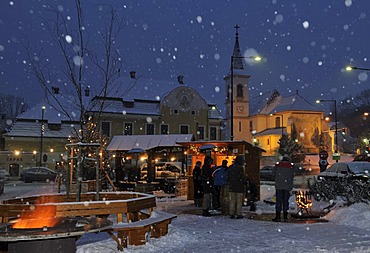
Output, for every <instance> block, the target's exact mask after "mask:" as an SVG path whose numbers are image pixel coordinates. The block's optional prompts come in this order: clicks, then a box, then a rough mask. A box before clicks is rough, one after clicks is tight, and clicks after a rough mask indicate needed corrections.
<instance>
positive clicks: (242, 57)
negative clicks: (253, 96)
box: [230, 55, 262, 140]
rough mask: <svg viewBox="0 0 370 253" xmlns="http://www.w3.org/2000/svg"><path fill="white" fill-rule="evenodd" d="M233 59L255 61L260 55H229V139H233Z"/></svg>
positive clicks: (259, 58)
mask: <svg viewBox="0 0 370 253" xmlns="http://www.w3.org/2000/svg"><path fill="white" fill-rule="evenodd" d="M234 59H253V60H255V61H261V60H262V58H261V57H260V56H234V55H231V64H230V78H231V79H230V86H231V87H230V97H231V98H230V99H231V100H230V128H231V129H230V140H234Z"/></svg>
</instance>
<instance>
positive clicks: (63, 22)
mask: <svg viewBox="0 0 370 253" xmlns="http://www.w3.org/2000/svg"><path fill="white" fill-rule="evenodd" d="M74 2H75V10H76V13H75V18H74V19H73V20H74V21H75V22H74V23H73V22H71V21H70V20H68V18H67V16H65V15H63V12H61V11H60V10H58V8H54V7H52V6H49V7H50V14H51V18H50V19H47V18H44V19H43V20H44V22H43V23H44V24H46V27H47V30H48V31H49V34H50V36H51V38H52V40H53V42H54V43H52V46H54V48H55V50H57V51H58V52H59V55H60V58H58V59H56V60H57V62H56V63H54V64H51V63H50V61H51V59H50V57H48V55H47V54H46V53H45V50H44V49H43V48H40V47H39V46H37V45H35V44H32V43H31V42H30V41H29V40H26V43H25V44H24V46H25V50H26V53H27V57H28V62H29V65H30V67H31V70H32V72H33V73H34V75H35V77H36V78H37V80H38V82H39V83H40V85H41V87H42V89H43V91H44V92H45V98H46V99H47V100H48V101H49V102H52V103H53V104H57V105H58V108H55V109H57V110H59V111H60V112H61V113H62V114H63V115H65V116H66V117H67V118H69V119H70V120H71V121H73V120H75V115H73V113H71V110H70V109H69V106H70V105H74V106H77V107H78V111H79V115H78V122H79V126H78V128H76V129H75V130H74V132H75V133H74V136H73V137H72V138H71V142H85V143H91V142H95V143H100V144H101V153H104V154H103V159H102V160H103V161H101V163H102V164H103V166H104V161H105V160H107V158H106V157H104V156H108V154H107V153H106V152H105V145H106V141H105V140H104V136H102V134H101V133H100V127H101V126H100V121H101V115H102V111H103V109H104V102H105V98H106V97H107V95H108V93H109V90H110V89H112V88H113V87H112V86H113V84H114V82H115V81H116V79H117V78H118V77H119V76H120V69H121V66H122V61H121V58H120V56H119V48H118V45H119V43H117V38H118V35H119V33H120V31H121V28H122V26H123V19H121V18H120V17H119V14H118V11H117V10H115V9H114V8H113V7H112V6H110V5H99V6H97V7H98V8H99V9H100V10H106V11H105V12H104V15H102V16H101V20H100V21H101V22H100V25H101V26H102V27H101V29H99V28H97V27H93V28H92V29H94V30H93V32H98V34H99V35H100V36H99V37H98V39H97V40H98V41H99V43H100V45H103V46H101V47H99V49H94V47H93V46H92V45H91V44H90V43H89V42H90V38H91V33H90V32H89V30H88V27H89V26H88V25H87V23H88V22H86V19H85V18H86V17H85V8H84V6H83V3H82V0H75V1H74ZM90 16H91V15H90ZM94 18H96V16H94ZM95 37H96V36H94V38H95ZM97 40H96V39H94V42H97ZM52 60H55V59H52ZM55 67H56V68H57V69H60V70H61V71H60V72H61V73H58V72H57V71H55V69H53V68H55ZM89 72H90V73H89ZM91 73H93V77H92V76H91ZM60 80H63V81H62V82H61V81H60ZM89 81H90V82H92V81H93V82H94V84H93V86H94V87H95V89H96V96H99V97H100V98H103V99H100V101H99V104H98V105H96V106H97V107H98V110H96V106H95V105H94V104H93V102H92V101H91V100H90V99H86V98H85V96H86V95H89V94H88V93H90V89H91V88H92V87H90V84H89ZM55 83H65V84H66V85H62V86H61V87H56V86H55ZM59 90H61V93H62V94H58V93H59ZM61 95H63V97H62V96H61ZM66 100H69V101H70V102H69V103H68V106H66V103H65V101H66ZM94 106H95V110H94V111H98V113H95V114H94V117H88V115H87V113H88V112H89V110H90V109H91V108H92V107H94ZM87 153H88V152H86V153H85V154H83V157H82V158H83V160H82V162H78V166H77V168H76V170H77V172H76V174H77V175H78V176H79V175H82V173H81V170H82V168H83V167H84V166H85V167H92V169H94V166H95V165H94V163H92V164H91V163H89V162H86V163H85V162H84V161H85V160H88V159H86V158H87V156H89V157H92V156H96V154H95V153H93V154H87ZM95 158H96V159H97V157H95ZM84 164H85V165H84ZM89 164H90V165H89ZM84 169H88V168H84ZM79 181H80V178H78V180H77V183H79Z"/></svg>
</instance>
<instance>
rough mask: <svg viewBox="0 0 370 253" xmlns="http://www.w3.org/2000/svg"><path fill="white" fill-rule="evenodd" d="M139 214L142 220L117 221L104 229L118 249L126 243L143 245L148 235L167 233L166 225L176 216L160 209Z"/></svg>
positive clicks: (155, 235) (154, 235)
mask: <svg viewBox="0 0 370 253" xmlns="http://www.w3.org/2000/svg"><path fill="white" fill-rule="evenodd" d="M140 216H141V217H142V218H143V219H142V220H139V221H135V222H130V223H117V224H115V225H113V226H111V227H110V228H108V229H106V230H105V232H107V233H108V234H109V235H110V236H111V237H112V238H113V240H114V241H116V243H117V248H118V250H120V251H122V250H123V248H127V245H143V244H145V243H146V242H147V241H148V238H149V236H150V237H152V238H159V237H160V236H164V235H167V233H168V225H169V224H170V223H171V221H172V219H174V218H176V217H177V216H176V215H174V214H169V213H166V212H162V211H154V212H152V213H151V215H150V214H149V213H145V212H141V215H140ZM115 233H116V234H115Z"/></svg>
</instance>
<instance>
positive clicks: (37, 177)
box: [20, 167, 57, 183]
mask: <svg viewBox="0 0 370 253" xmlns="http://www.w3.org/2000/svg"><path fill="white" fill-rule="evenodd" d="M56 176H57V173H56V172H55V171H53V170H51V169H49V168H47V167H29V168H25V169H23V170H22V172H21V175H20V179H21V180H22V181H24V182H25V183H32V182H33V181H41V182H42V181H45V182H47V181H54V180H55V178H56Z"/></svg>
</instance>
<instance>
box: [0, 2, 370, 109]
mask: <svg viewBox="0 0 370 253" xmlns="http://www.w3.org/2000/svg"><path fill="white" fill-rule="evenodd" d="M83 2H84V5H85V7H86V10H87V12H86V16H85V26H86V31H87V32H89V34H90V45H92V46H93V47H94V50H97V49H98V48H99V47H100V44H99V43H98V42H97V39H96V38H97V36H99V35H98V33H99V31H100V30H101V29H102V27H101V19H99V15H101V13H102V12H103V11H104V8H103V9H102V7H101V5H99V4H98V3H109V4H111V5H112V6H114V7H115V8H117V9H118V10H119V12H120V15H121V17H123V18H124V19H125V25H124V27H122V31H121V36H120V38H119V40H118V41H117V42H116V43H119V47H120V53H121V58H122V62H123V72H126V73H128V72H129V71H130V70H136V72H137V73H138V75H142V76H145V77H148V78H153V79H158V80H166V81H174V82H175V81H176V77H177V76H178V75H183V76H184V81H185V84H187V85H189V86H191V87H194V88H196V89H197V90H198V91H199V92H200V93H201V94H202V95H203V96H205V97H206V98H207V99H208V100H209V101H211V102H216V103H218V104H219V106H221V107H222V106H223V103H224V92H225V89H224V81H223V77H224V76H225V75H226V74H227V73H228V72H229V66H230V56H231V54H232V50H233V45H234V36H235V30H234V28H233V27H234V26H235V25H236V24H239V26H240V27H241V28H240V34H239V35H240V46H241V49H242V51H243V52H245V51H247V54H249V53H252V54H253V53H255V52H257V53H258V54H260V55H261V56H262V57H263V58H264V60H263V62H261V63H258V64H253V65H248V64H247V65H246V66H247V70H248V72H249V73H250V74H251V75H252V77H251V79H250V89H251V103H253V97H254V96H257V95H258V94H260V93H263V92H267V91H269V90H271V89H274V88H276V89H278V90H279V92H280V93H282V94H283V95H289V94H290V93H295V92H296V90H298V92H299V93H300V94H301V95H302V96H303V97H305V98H306V99H307V100H309V101H312V102H313V101H314V100H315V99H317V98H322V99H332V98H337V99H340V98H343V97H345V96H348V95H356V93H358V92H359V91H361V90H364V89H368V88H370V85H369V83H370V80H369V78H368V76H367V73H366V72H361V71H357V72H352V73H347V72H344V71H343V68H344V66H345V65H347V64H349V63H351V62H352V63H353V65H356V66H358V67H367V68H369V67H370V62H369V61H368V57H369V55H370V1H368V0H321V1H319V0H317V1H303V0H301V1H283V0H263V1H251V0H248V1H246V0H233V1H224V0H205V1H195V0H194V1H190V0H188V1H185V0H182V1H172V0H152V1H137V0H132V1H123V0H105V1H96V0H90V1H83ZM48 4H52V5H53V6H56V7H57V8H58V9H59V10H60V11H61V12H63V14H64V15H65V16H69V17H70V18H71V21H70V22H73V21H74V18H75V16H76V14H75V11H74V1H72V0H63V1H62V0H59V1H58V0H49V1H46V0H3V1H1V3H0V34H1V36H0V68H1V69H0V71H1V72H0V86H1V90H0V92H2V93H10V94H16V95H19V96H23V97H25V98H26V101H27V102H28V103H29V104H30V105H33V104H34V103H35V102H37V101H38V100H39V99H41V98H42V95H43V93H42V92H41V89H40V85H39V84H38V82H37V81H36V79H35V77H34V76H33V75H32V73H31V72H30V70H29V67H28V63H27V60H26V55H25V52H24V49H23V47H22V42H24V41H25V38H26V37H27V38H28V39H29V40H30V41H31V43H33V44H36V45H40V46H41V47H42V48H43V49H44V51H45V53H46V54H47V55H48V57H49V58H50V66H52V68H53V70H54V71H55V72H58V71H59V69H60V68H59V63H58V61H55V60H56V59H58V57H59V56H58V54H57V53H56V49H55V47H53V42H52V40H51V38H50V35H49V34H48V32H47V31H46V30H45V25H44V21H43V18H45V19H50V18H51V16H50V14H51V13H50V12H49V8H48ZM91 76H92V77H93V76H94V75H93V73H91ZM59 82H60V83H63V82H65V80H63V77H61V79H60V80H59ZM89 82H91V83H93V78H92V79H91V80H90V81H89ZM92 86H93V85H92ZM158 95H161V94H158Z"/></svg>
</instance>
